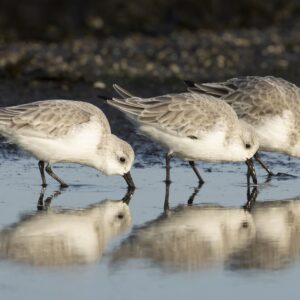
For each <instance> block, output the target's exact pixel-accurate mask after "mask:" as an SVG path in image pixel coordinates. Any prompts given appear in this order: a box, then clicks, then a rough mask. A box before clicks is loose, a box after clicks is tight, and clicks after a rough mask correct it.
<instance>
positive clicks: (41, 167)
mask: <svg viewBox="0 0 300 300" xmlns="http://www.w3.org/2000/svg"><path fill="white" fill-rule="evenodd" d="M44 166H45V163H44V162H43V161H42V160H40V161H39V169H40V173H41V177H42V187H46V186H47V182H46V177H45V172H44Z"/></svg>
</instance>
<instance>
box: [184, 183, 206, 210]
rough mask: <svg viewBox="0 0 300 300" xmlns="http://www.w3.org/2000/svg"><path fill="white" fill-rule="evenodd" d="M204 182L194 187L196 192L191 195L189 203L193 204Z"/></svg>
mask: <svg viewBox="0 0 300 300" xmlns="http://www.w3.org/2000/svg"><path fill="white" fill-rule="evenodd" d="M202 185H203V183H200V182H199V184H198V186H197V187H196V188H195V189H194V192H193V194H192V195H191V196H190V198H189V200H188V202H187V203H188V205H193V202H194V199H195V197H196V195H197V194H198V192H199V190H200V188H201V187H202Z"/></svg>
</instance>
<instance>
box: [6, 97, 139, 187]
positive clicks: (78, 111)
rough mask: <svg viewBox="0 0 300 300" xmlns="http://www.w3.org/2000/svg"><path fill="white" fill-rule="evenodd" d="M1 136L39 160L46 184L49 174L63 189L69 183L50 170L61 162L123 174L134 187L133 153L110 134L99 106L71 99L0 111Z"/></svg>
mask: <svg viewBox="0 0 300 300" xmlns="http://www.w3.org/2000/svg"><path fill="white" fill-rule="evenodd" d="M0 133H1V134H2V135H3V136H5V137H6V138H7V139H8V140H9V142H12V143H14V144H16V145H18V146H19V147H21V148H22V149H24V150H26V151H28V152H30V153H31V154H33V155H34V156H35V157H36V158H37V159H38V160H39V169H40V173H41V177H42V185H43V186H46V178H45V174H44V166H45V163H47V165H46V167H45V170H46V172H47V173H48V174H49V175H50V176H51V177H52V178H54V179H55V180H57V181H58V182H59V183H60V184H61V186H67V184H66V183H65V182H64V181H63V180H61V179H60V178H59V177H58V176H57V175H56V174H54V172H53V171H52V169H51V165H52V164H54V163H57V162H70V163H79V164H82V165H87V166H90V167H93V168H96V169H97V170H100V171H102V172H103V173H104V174H106V175H122V176H123V177H124V179H125V180H126V182H127V184H128V187H130V188H134V183H133V180H132V178H131V175H130V172H129V171H130V168H131V166H132V163H133V160H134V152H133V149H132V148H131V146H130V145H129V144H127V143H126V142H125V141H123V140H121V139H119V138H118V137H116V136H115V135H113V134H111V131H110V126H109V123H108V120H107V118H106V117H105V115H104V114H103V112H102V111H101V110H100V109H99V108H97V107H96V106H94V105H92V104H90V103H85V102H80V101H71V100H45V101H38V102H33V103H28V104H23V105H18V106H11V107H1V108H0Z"/></svg>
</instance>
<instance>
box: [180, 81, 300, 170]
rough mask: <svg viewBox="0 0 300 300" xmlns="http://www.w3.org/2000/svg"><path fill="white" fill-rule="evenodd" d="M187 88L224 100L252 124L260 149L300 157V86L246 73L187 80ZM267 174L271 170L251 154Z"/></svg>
mask: <svg viewBox="0 0 300 300" xmlns="http://www.w3.org/2000/svg"><path fill="white" fill-rule="evenodd" d="M186 84H187V85H188V87H189V88H188V90H189V91H191V92H197V93H200V94H202V95H210V96H214V97H217V98H220V99H223V100H225V101H226V102H227V103H228V104H230V105H231V107H232V108H233V109H234V110H235V111H236V113H237V115H238V117H239V118H240V119H243V120H244V121H246V122H247V123H249V124H251V125H252V126H253V127H254V128H255V130H256V132H257V135H258V137H259V144H260V150H265V151H274V152H282V153H286V154H289V155H292V156H296V157H300V89H299V88H298V87H297V86H296V85H294V84H292V83H290V82H288V81H286V80H283V79H281V78H275V77H272V76H266V77H258V76H247V77H238V78H233V79H229V80H227V81H225V82H219V83H200V84H199V83H194V82H191V81H186ZM254 157H255V158H256V159H257V160H258V162H259V163H260V164H261V165H262V166H263V167H264V169H265V170H266V171H267V172H268V174H269V175H274V174H273V173H272V172H271V170H270V169H269V168H268V167H267V166H266V165H265V164H264V163H263V162H262V161H261V160H260V157H259V156H258V154H256V155H255V156H254Z"/></svg>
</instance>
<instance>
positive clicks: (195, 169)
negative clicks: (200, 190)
mask: <svg viewBox="0 0 300 300" xmlns="http://www.w3.org/2000/svg"><path fill="white" fill-rule="evenodd" d="M189 164H190V166H191V167H192V169H193V171H194V172H195V174H196V176H197V177H198V181H199V184H203V183H204V180H203V179H202V177H201V175H200V173H199V172H198V170H197V168H196V166H195V162H194V161H189Z"/></svg>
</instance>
